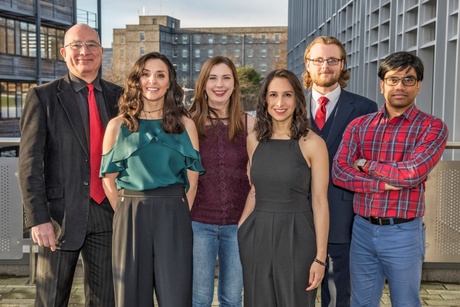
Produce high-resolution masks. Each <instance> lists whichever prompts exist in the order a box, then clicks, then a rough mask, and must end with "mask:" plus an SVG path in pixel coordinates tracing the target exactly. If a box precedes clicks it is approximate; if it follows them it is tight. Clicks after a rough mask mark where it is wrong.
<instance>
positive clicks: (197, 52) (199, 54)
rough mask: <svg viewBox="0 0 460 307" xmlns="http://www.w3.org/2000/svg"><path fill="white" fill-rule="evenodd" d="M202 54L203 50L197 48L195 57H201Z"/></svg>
mask: <svg viewBox="0 0 460 307" xmlns="http://www.w3.org/2000/svg"><path fill="white" fill-rule="evenodd" d="M200 56H201V50H200V49H195V58H199V57H200Z"/></svg>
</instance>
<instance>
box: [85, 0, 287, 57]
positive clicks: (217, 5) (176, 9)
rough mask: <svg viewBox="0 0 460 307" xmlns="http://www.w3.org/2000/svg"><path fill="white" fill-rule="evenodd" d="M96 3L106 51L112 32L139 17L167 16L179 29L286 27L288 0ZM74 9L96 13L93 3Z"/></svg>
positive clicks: (123, 0)
mask: <svg viewBox="0 0 460 307" xmlns="http://www.w3.org/2000/svg"><path fill="white" fill-rule="evenodd" d="M100 1H101V7H102V12H101V18H102V46H103V47H106V48H110V47H111V44H112V36H113V29H114V28H115V29H119V28H125V27H126V25H127V24H139V15H168V16H171V17H174V18H176V19H179V20H180V26H181V28H203V27H259V26H287V19H288V0H225V1H219V0H217V1H216V0H150V1H145V0H144V1H139V0H100ZM77 8H78V9H79V10H84V11H89V12H92V13H97V1H96V0H77ZM82 13H84V12H81V11H79V12H78V15H79V16H80V15H81V14H82ZM83 16H85V15H83ZM79 18H80V17H79ZM79 21H80V19H79Z"/></svg>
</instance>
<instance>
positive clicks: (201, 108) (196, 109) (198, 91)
mask: <svg viewBox="0 0 460 307" xmlns="http://www.w3.org/2000/svg"><path fill="white" fill-rule="evenodd" d="M218 64H225V65H227V66H228V67H229V68H230V70H231V71H232V75H233V80H234V81H235V84H234V89H233V93H232V95H231V96H230V102H229V104H228V110H227V111H228V127H229V129H228V130H229V131H228V138H229V140H233V139H234V138H235V137H236V136H237V135H238V134H239V133H240V132H242V131H244V129H245V128H244V123H243V119H242V118H241V105H240V83H239V81H238V75H237V72H236V67H235V64H233V62H232V60H230V59H229V58H227V57H224V56H220V55H219V56H214V57H212V58H210V59H209V60H207V61H206V62H205V63H204V64H203V67H202V68H201V72H200V75H199V76H198V80H197V82H196V86H195V98H194V100H193V103H192V105H191V106H190V108H189V112H190V114H192V119H193V121H194V122H195V125H196V128H197V130H198V135H199V137H200V138H201V137H206V130H205V127H206V122H207V119H208V117H210V116H211V115H213V116H214V117H218V115H217V113H216V111H215V110H214V109H212V108H211V107H210V106H209V104H208V96H207V94H206V83H207V82H208V79H209V75H210V74H211V69H212V68H213V67H214V66H216V65H218Z"/></svg>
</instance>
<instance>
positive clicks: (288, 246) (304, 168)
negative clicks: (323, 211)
mask: <svg viewBox="0 0 460 307" xmlns="http://www.w3.org/2000/svg"><path fill="white" fill-rule="evenodd" d="M299 142H304V140H303V139H301V140H300V141H299V140H294V139H291V140H270V141H268V142H260V143H259V144H258V146H257V148H256V150H255V152H254V155H253V158H252V167H251V180H252V182H253V184H254V186H255V189H256V202H255V208H254V211H253V212H252V213H251V214H250V215H249V217H248V218H247V219H246V220H245V222H244V223H243V224H242V225H241V226H240V229H239V230H238V243H239V249H240V257H241V262H242V265H243V280H244V306H245V307H256V306H260V307H271V306H278V307H285V306H286V307H287V306H292V307H295V306H303V307H304V306H314V305H315V298H316V290H314V291H309V292H306V291H305V289H306V288H307V287H308V278H309V271H310V266H311V264H312V262H313V259H314V258H315V256H316V240H315V230H314V223H313V213H312V208H311V204H310V200H309V197H308V195H309V191H310V179H311V170H310V168H309V167H308V165H307V162H306V161H305V158H304V156H303V155H302V152H301V150H300V146H299Z"/></svg>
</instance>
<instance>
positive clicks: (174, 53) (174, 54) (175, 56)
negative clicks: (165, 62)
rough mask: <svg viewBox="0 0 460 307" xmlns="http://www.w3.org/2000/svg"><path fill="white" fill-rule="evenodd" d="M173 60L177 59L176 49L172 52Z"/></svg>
mask: <svg viewBox="0 0 460 307" xmlns="http://www.w3.org/2000/svg"><path fill="white" fill-rule="evenodd" d="M173 58H177V49H174V50H173Z"/></svg>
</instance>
